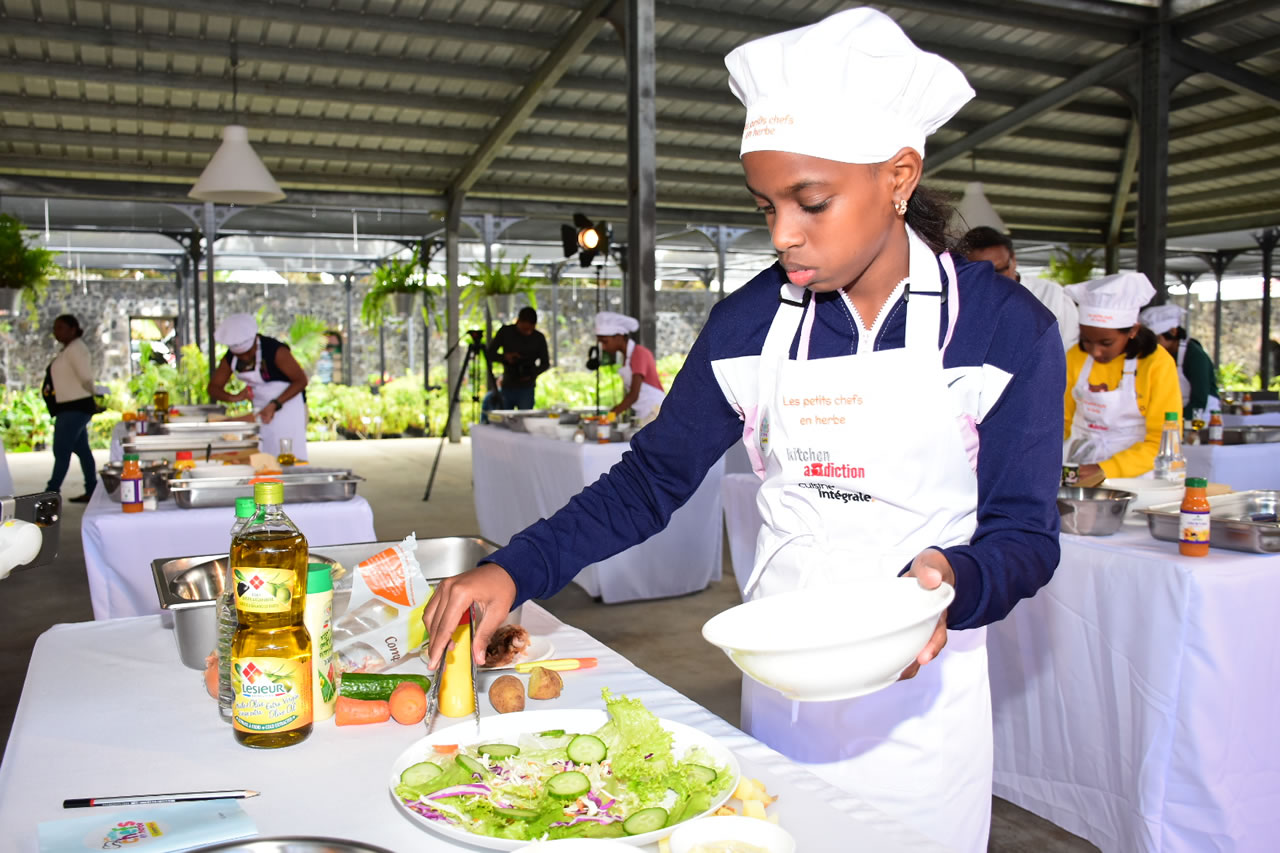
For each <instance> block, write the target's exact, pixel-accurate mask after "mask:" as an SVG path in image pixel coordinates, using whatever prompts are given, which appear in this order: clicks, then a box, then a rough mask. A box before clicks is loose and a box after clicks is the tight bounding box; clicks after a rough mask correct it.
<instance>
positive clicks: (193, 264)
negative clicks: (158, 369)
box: [187, 231, 203, 349]
mask: <svg viewBox="0 0 1280 853" xmlns="http://www.w3.org/2000/svg"><path fill="white" fill-rule="evenodd" d="M202 256H203V255H202V250H201V249H200V234H199V233H198V232H195V231H192V232H191V244H190V245H189V246H188V247H187V257H188V258H189V259H190V272H191V337H190V338H188V339H187V343H191V344H195V345H196V348H197V349H198V348H199V347H200V259H201V257H202Z"/></svg>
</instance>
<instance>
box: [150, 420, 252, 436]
mask: <svg viewBox="0 0 1280 853" xmlns="http://www.w3.org/2000/svg"><path fill="white" fill-rule="evenodd" d="M259 426H260V425H259V424H256V423H252V424H251V423H249V422H248V421H216V422H214V423H209V422H208V421H179V422H178V423H168V424H161V425H160V427H159V434H160V435H170V436H182V437H188V436H189V437H192V438H195V437H199V438H202V439H204V440H206V441H207V440H208V439H211V438H217V439H220V440H221V436H224V435H238V436H239V437H240V438H241V439H245V438H248V437H249V436H256V435H257V434H258V429H259ZM149 434H150V433H149Z"/></svg>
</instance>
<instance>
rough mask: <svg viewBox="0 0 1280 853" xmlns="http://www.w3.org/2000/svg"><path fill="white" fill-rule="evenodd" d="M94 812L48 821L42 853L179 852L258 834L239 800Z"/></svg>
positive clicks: (41, 828) (43, 830)
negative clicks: (86, 852)
mask: <svg viewBox="0 0 1280 853" xmlns="http://www.w3.org/2000/svg"><path fill="white" fill-rule="evenodd" d="M90 811H91V812H92V814H87V815H85V816H83V817H74V818H67V819H65V820H48V821H45V822H44V823H42V824H40V826H39V827H38V829H37V833H38V835H39V839H40V853H72V851H78V850H145V851H147V853H178V851H182V850H191V849H192V848H195V847H202V846H204V845H206V844H216V843H217V842H220V841H232V840H234V839H236V838H247V837H249V836H251V835H257V833H258V828H257V826H256V825H255V824H254V822H253V818H251V817H249V815H247V814H246V813H245V811H244V810H243V809H242V808H240V804H239V803H237V802H236V801H235V800H204V801H198V802H191V803H160V804H157V805H152V806H129V807H125V808H111V807H106V808H95V809H91V810H90Z"/></svg>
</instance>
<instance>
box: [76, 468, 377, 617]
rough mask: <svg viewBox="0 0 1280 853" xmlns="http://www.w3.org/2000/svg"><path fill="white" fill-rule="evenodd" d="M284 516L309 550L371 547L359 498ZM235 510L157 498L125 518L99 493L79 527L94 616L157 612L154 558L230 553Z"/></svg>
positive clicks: (295, 508) (297, 508)
mask: <svg viewBox="0 0 1280 853" xmlns="http://www.w3.org/2000/svg"><path fill="white" fill-rule="evenodd" d="M285 512H286V513H287V514H288V516H289V517H290V518H291V519H293V521H294V523H295V524H297V525H298V528H299V529H300V530H301V531H302V533H303V535H304V536H306V537H307V542H308V543H309V544H311V545H335V544H341V543H344V542H372V541H374V540H375V539H377V536H376V535H374V532H373V510H372V509H370V507H369V502H368V501H366V500H365V499H364V498H362V497H360V496H359V495H357V496H356V497H354V498H352V499H351V500H349V501H327V502H322V503H301V504H286V505H285ZM234 522H235V512H234V511H233V510H232V509H231V508H230V507H210V508H207V509H181V508H180V507H178V505H177V504H175V503H174V502H173V501H172V500H167V501H160V502H159V504H157V508H156V509H155V510H152V511H148V512H139V513H131V514H128V515H126V514H125V513H124V512H122V511H121V509H120V504H118V503H115V502H114V501H112V500H111V499H110V498H109V497H108V496H107V490H106V489H104V488H99V489H95V490H94V492H93V498H92V500H90V501H89V503H88V505H87V506H86V507H85V511H84V520H83V521H82V522H81V524H80V539H81V541H82V542H83V544H84V563H85V569H86V570H87V572H88V575H89V597H90V599H91V600H92V602H93V618H95V619H114V618H117V617H120V616H141V615H144V614H147V613H159V612H160V601H159V598H158V596H157V595H156V587H155V583H154V582H153V581H152V579H151V561H152V560H155V559H157V558H160V557H190V556H195V555H198V554H225V553H226V552H227V549H228V548H229V547H230V546H231V537H230V536H229V533H230V531H231V525H232V524H233V523H234Z"/></svg>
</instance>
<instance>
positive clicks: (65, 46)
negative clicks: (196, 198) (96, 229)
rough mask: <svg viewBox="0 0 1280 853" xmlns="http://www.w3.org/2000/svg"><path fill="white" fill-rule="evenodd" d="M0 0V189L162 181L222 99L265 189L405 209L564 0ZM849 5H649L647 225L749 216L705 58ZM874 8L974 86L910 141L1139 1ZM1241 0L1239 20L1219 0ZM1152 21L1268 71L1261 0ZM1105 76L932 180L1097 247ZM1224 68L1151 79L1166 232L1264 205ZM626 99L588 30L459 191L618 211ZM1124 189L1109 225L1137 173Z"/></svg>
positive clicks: (477, 125)
mask: <svg viewBox="0 0 1280 853" xmlns="http://www.w3.org/2000/svg"><path fill="white" fill-rule="evenodd" d="M0 2H2V3H3V16H2V18H0V19H2V20H3V21H4V26H3V29H0V50H2V51H3V54H4V59H2V60H0V128H2V131H0V181H3V184H0V186H3V187H5V188H6V189H5V191H6V192H7V193H11V194H12V193H18V194H34V193H35V192H37V191H38V192H40V193H41V194H44V195H49V196H52V197H59V194H60V193H61V194H62V195H65V196H68V197H69V196H85V195H100V196H103V197H108V198H112V197H119V196H122V195H132V196H134V197H137V198H150V199H157V198H163V199H171V200H174V201H183V200H184V199H185V193H186V190H187V189H188V188H189V186H190V184H191V183H192V182H193V181H194V179H195V177H196V176H197V175H198V174H199V172H200V170H201V168H202V167H203V164H204V163H205V162H206V161H207V159H208V157H209V156H210V154H211V153H212V151H213V150H215V149H216V147H217V144H218V141H219V137H220V133H221V128H222V127H223V125H225V124H227V123H229V122H230V121H231V119H232V116H233V115H238V117H239V119H240V120H241V121H242V122H243V123H245V124H247V125H248V126H249V128H250V138H251V140H252V142H253V144H254V145H255V147H256V148H257V150H258V152H259V154H260V155H261V156H262V158H263V160H264V161H265V162H266V163H267V165H268V167H269V168H271V169H272V171H273V173H274V174H275V175H276V176H277V178H278V179H279V180H280V181H281V183H282V185H283V186H284V187H285V189H286V190H287V191H291V196H290V199H289V200H288V201H286V202H285V203H284V205H285V206H286V207H287V206H289V205H301V206H302V207H307V206H309V205H310V204H311V202H312V201H315V203H316V204H319V205H321V206H335V205H336V206H341V204H342V203H343V202H344V201H345V202H346V203H348V204H350V205H353V206H360V205H367V204H368V203H369V202H371V201H373V202H376V201H377V199H378V198H379V197H380V196H385V197H386V199H387V203H388V204H396V203H397V199H399V200H400V202H399V203H401V204H403V199H404V198H405V196H406V195H408V196H410V197H412V198H413V199H414V204H416V205H419V206H430V207H432V208H438V206H439V204H438V198H439V194H440V193H441V192H442V191H443V190H444V189H445V188H446V187H447V186H448V185H449V183H450V181H451V180H452V179H453V177H454V176H455V175H456V174H457V173H458V171H459V170H460V169H462V168H463V166H464V164H466V163H467V161H468V159H469V158H470V156H471V155H472V153H473V152H475V151H476V150H477V148H478V146H479V145H480V144H481V143H482V142H483V141H484V140H485V138H486V137H487V135H488V133H489V132H490V129H491V128H492V127H493V126H494V124H495V123H496V121H497V120H498V118H499V117H500V116H502V115H503V114H504V113H505V112H506V111H507V109H508V108H509V107H510V105H511V103H512V101H513V99H514V98H515V97H516V96H517V95H518V94H519V92H520V91H521V90H522V88H523V87H524V86H525V85H526V84H527V82H528V81H529V79H530V78H531V77H532V75H533V74H534V73H535V72H536V70H537V68H538V67H539V65H540V64H541V63H542V62H543V60H544V59H545V58H546V57H547V56H548V54H549V52H550V51H551V50H553V49H554V48H555V47H556V45H557V44H558V43H559V40H560V38H561V37H562V34H563V33H564V32H565V31H566V30H568V29H569V27H570V26H571V25H572V23H573V21H574V20H575V19H576V17H577V15H578V14H579V9H580V8H581V7H582V5H584V0H541V2H515V1H514V0H324V2H321V0H293V2H289V3H284V2H271V0H243V2H242V0H132V2H114V1H113V0H38V2H37V0H0ZM852 5H854V4H852V3H849V2H841V0H805V2H796V0H749V2H748V1H747V0H658V2H657V5H656V12H657V33H658V35H657V57H658V62H659V64H658V68H657V75H656V76H657V98H656V108H657V113H658V128H657V129H658V134H657V140H658V148H657V154H658V176H659V186H658V190H659V194H658V202H659V215H660V217H661V218H662V219H663V220H664V221H667V222H678V221H680V220H682V219H684V218H686V217H688V216H690V215H695V214H696V215H697V216H698V217H699V220H700V221H704V222H723V223H726V224H747V223H752V222H756V221H757V220H755V219H754V216H753V214H752V212H751V211H752V207H753V204H752V202H751V200H750V198H749V197H748V195H747V194H746V192H745V191H744V190H743V189H742V186H741V183H742V181H741V174H740V171H739V168H738V165H737V158H736V152H737V148H738V140H739V135H740V132H741V119H742V109H741V107H740V106H739V105H738V104H737V102H736V100H735V99H734V98H733V97H732V95H731V94H730V93H729V91H728V87H727V74H726V72H725V70H724V65H723V56H724V54H725V53H726V52H727V51H728V50H730V49H732V48H733V47H734V46H736V45H738V44H741V43H742V42H744V41H747V40H749V39H750V38H754V37H757V36H759V35H763V34H766V33H771V32H777V31H779V30H782V29H785V28H787V27H789V26H796V25H802V24H805V23H810V22H812V21H815V20H818V19H820V18H822V17H824V16H825V15H827V14H830V13H831V12H833V11H837V10H839V9H843V8H848V7H850V6H852ZM876 5H877V6H878V7H879V8H881V9H883V10H885V11H886V12H887V13H889V14H890V15H892V16H893V17H895V18H896V19H897V20H898V21H899V22H900V23H901V24H902V26H903V27H904V28H905V29H906V31H907V32H908V34H909V35H911V36H912V38H913V39H915V40H916V41H917V43H919V44H920V45H921V46H923V47H925V48H926V49H929V50H934V51H936V52H938V53H940V54H942V55H944V56H947V57H948V58H950V59H952V60H953V61H955V62H956V63H957V64H958V65H959V66H960V67H961V68H962V69H963V70H964V71H965V73H966V75H967V76H968V77H969V79H970V81H971V83H972V84H973V86H974V88H975V89H976V90H977V91H978V93H979V95H978V98H977V99H976V100H975V101H973V102H972V103H970V104H969V105H968V106H966V107H965V109H963V110H962V111H961V112H960V114H959V115H958V116H957V117H956V118H955V119H954V120H953V121H952V122H951V123H950V124H949V125H948V127H946V128H944V129H943V130H942V131H940V132H939V133H938V134H937V135H936V136H935V137H934V138H933V139H932V140H931V141H930V149H929V150H930V152H931V153H935V154H936V153H937V152H940V151H943V150H944V149H946V148H947V147H948V146H950V145H953V144H956V143H959V142H962V141H963V140H964V139H965V138H966V137H967V136H968V135H969V134H972V133H975V132H978V131H980V130H982V129H983V128H984V127H986V126H988V125H989V124H991V123H992V122H994V121H997V120H999V119H1000V118H1001V117H1002V116H1004V115H1006V114H1008V113H1009V112H1010V111H1011V110H1013V109H1016V108H1018V107H1020V106H1022V105H1024V104H1026V103H1027V102H1029V101H1031V100H1033V99H1034V98H1036V97H1038V96H1040V95H1043V94H1045V93H1047V92H1051V91H1052V90H1053V89H1054V88H1055V87H1057V86H1059V85H1062V84H1063V83H1064V81H1068V80H1070V79H1072V78H1073V77H1075V76H1076V75H1077V74H1080V73H1082V72H1084V71H1086V70H1088V69H1090V68H1092V67H1094V66H1096V65H1097V64H1098V63H1100V62H1103V61H1104V60H1106V59H1107V58H1108V57H1111V56H1113V55H1114V54H1115V53H1116V52H1117V51H1120V50H1122V49H1123V48H1124V47H1125V46H1126V45H1127V44H1130V43H1132V42H1134V41H1135V40H1136V39H1137V38H1138V35H1139V28H1140V25H1141V24H1142V22H1143V21H1145V20H1148V17H1149V16H1151V15H1154V14H1156V12H1155V10H1154V9H1152V8H1150V4H1148V5H1145V6H1144V5H1142V4H1136V3H1120V2H1109V0H1072V2H1068V3H1051V2H1048V0H1002V2H997V0H973V2H965V3H954V2H949V0H900V2H891V3H878V4H876ZM1245 7H1247V8H1246V11H1248V12H1249V13H1248V14H1245V15H1239V14H1237V15H1236V16H1235V17H1233V16H1232V15H1231V14H1230V11H1231V9H1233V8H1245ZM1259 8H1261V9H1262V10H1261V11H1258V9H1259ZM1173 25H1174V32H1175V35H1177V36H1178V37H1179V38H1181V39H1183V40H1184V41H1185V42H1186V43H1187V44H1189V45H1191V46H1192V47H1194V48H1197V49H1199V50H1201V51H1204V52H1207V53H1209V54H1212V55H1213V56H1215V57H1217V58H1219V59H1220V60H1222V61H1224V62H1228V63H1231V64H1232V65H1235V66H1236V67H1237V68H1239V69H1242V70H1244V71H1247V72H1249V73H1250V74H1252V75H1254V77H1253V78H1251V79H1253V80H1256V81H1262V84H1263V85H1264V87H1265V86H1270V87H1272V90H1271V91H1273V92H1274V91H1275V90H1280V2H1277V3H1276V4H1274V8H1266V7H1264V6H1260V5H1259V4H1258V3H1256V2H1255V3H1249V4H1240V3H1238V2H1236V0H1224V2H1220V3H1218V4H1217V5H1216V6H1213V7H1211V8H1209V9H1207V10H1205V9H1201V10H1199V11H1196V12H1193V13H1191V14H1190V16H1189V17H1186V18H1181V19H1177V20H1175V21H1174V22H1173ZM233 39H234V41H235V44H236V53H237V56H238V62H239V64H238V66H237V68H236V72H235V89H236V90H237V92H238V96H237V97H236V99H235V104H234V110H233V103H232V89H233V83H232V72H231V66H232V63H231V50H230V44H231V41H232V40H233ZM1131 80H1132V78H1130V83H1131ZM1107 82H1108V86H1110V88H1109V87H1108V86H1095V87H1092V88H1089V89H1086V90H1085V91H1083V92H1081V93H1080V94H1079V95H1077V96H1076V97H1074V98H1072V99H1070V100H1068V101H1066V102H1064V103H1062V104H1060V105H1059V106H1058V107H1057V108H1056V109H1053V110H1049V111H1047V112H1043V113H1041V114H1039V115H1037V116H1034V117H1033V118H1031V120H1029V121H1028V122H1026V123H1024V124H1022V125H1021V126H1020V127H1018V128H1016V129H1015V130H1013V131H1012V132H1010V133H1007V134H1005V135H1003V136H1000V137H998V138H996V139H993V140H991V141H989V142H988V143H987V144H984V145H981V146H980V147H979V148H978V149H977V150H976V151H975V152H973V153H972V154H971V155H966V156H963V157H960V158H958V159H956V160H953V161H952V162H949V163H947V164H945V165H944V166H943V167H942V168H941V169H939V170H938V171H937V172H936V174H933V175H931V176H930V178H929V182H930V183H932V184H933V185H935V186H937V187H939V188H942V189H945V190H950V191H953V192H959V191H960V190H961V189H962V188H963V186H964V184H965V183H967V182H968V181H970V180H981V181H983V182H984V183H985V184H986V185H987V188H988V193H989V195H990V197H991V198H992V200H993V202H994V204H995V206H996V208H997V209H998V210H999V211H1000V212H1001V214H1002V215H1003V216H1004V218H1005V220H1006V222H1007V223H1008V224H1009V225H1010V227H1011V229H1012V231H1013V233H1014V235H1015V236H1016V237H1021V238H1024V239H1036V240H1053V239H1072V240H1076V241H1081V242H1094V243H1097V242H1101V241H1102V240H1103V239H1104V235H1105V234H1106V232H1107V230H1108V227H1109V224H1110V218H1111V215H1112V210H1111V208H1112V199H1113V197H1114V196H1115V194H1116V192H1117V189H1116V184H1117V181H1118V179H1119V174H1120V171H1121V165H1122V164H1121V161H1122V159H1123V156H1124V147H1125V141H1126V137H1127V135H1128V133H1129V128H1130V126H1131V124H1132V122H1133V116H1132V111H1131V107H1130V100H1129V96H1128V94H1127V93H1126V92H1125V86H1126V85H1129V84H1127V83H1126V80H1125V79H1124V78H1118V79H1116V80H1113V81H1107ZM1238 82H1239V81H1236V82H1231V81H1223V80H1220V79H1219V78H1217V77H1215V76H1212V75H1210V74H1206V73H1199V72H1197V73H1193V74H1191V75H1190V76H1188V77H1186V79H1184V80H1183V81H1182V82H1181V83H1180V84H1179V85H1178V87H1177V88H1176V89H1175V91H1174V93H1173V98H1172V109H1171V113H1170V159H1169V175H1170V187H1169V199H1170V208H1169V223H1170V233H1171V234H1174V235H1178V234H1189V233H1196V232H1197V230H1201V231H1203V230H1205V229H1210V230H1228V229H1238V228H1245V227H1256V226H1263V225H1271V224H1276V223H1277V222H1280V212H1278V211H1280V141H1277V131H1280V104H1278V103H1277V101H1276V99H1274V98H1268V97H1267V96H1266V95H1265V94H1263V93H1260V92H1259V91H1257V89H1258V87H1256V86H1255V87H1254V88H1253V89H1252V90H1251V89H1250V88H1249V87H1242V86H1240V85H1238ZM625 110H626V68H625V60H624V57H623V46H622V43H621V41H620V39H619V38H618V35H617V33H616V32H615V31H614V30H613V29H612V27H610V26H608V25H606V26H604V27H602V28H601V29H600V30H599V32H598V34H597V35H596V36H595V38H594V39H593V40H592V41H591V42H590V44H589V45H588V46H587V47H586V49H585V50H584V51H583V52H582V54H581V55H580V56H578V57H576V58H575V59H574V60H573V61H572V62H571V63H570V64H569V67H568V70H567V71H566V72H565V74H564V75H563V77H562V78H561V79H560V81H559V83H558V85H557V86H555V88H554V89H552V90H550V91H548V92H547V93H545V95H544V97H543V98H542V99H541V102H540V104H539V105H538V107H537V108H536V109H535V111H534V113H533V115H532V116H531V117H530V118H529V120H527V121H526V122H525V123H524V124H523V125H522V126H521V127H520V128H519V129H518V131H517V133H516V135H515V136H514V137H513V138H512V140H511V141H510V143H509V144H507V145H506V146H505V147H504V148H503V149H502V150H501V151H499V153H498V155H497V159H496V160H495V161H494V162H493V164H492V165H491V166H490V167H489V168H488V170H487V171H486V172H485V173H484V175H483V176H482V177H481V178H480V180H479V181H478V183H477V185H476V186H475V187H474V189H473V190H472V193H471V197H472V198H473V199H474V200H475V201H474V202H473V203H474V204H475V205H479V206H484V205H487V204H493V203H497V202H498V201H502V200H515V199H520V200H522V205H523V209H525V210H526V211H529V212H532V213H534V214H537V215H544V216H546V217H547V218H562V217H563V213H564V211H565V210H566V209H568V207H570V206H573V205H583V204H588V203H590V204H601V203H602V202H601V200H602V199H608V200H611V201H612V205H611V206H612V207H614V208H616V207H617V206H618V205H619V204H620V199H621V197H622V194H623V191H624V190H625V182H626V113H625ZM58 178H62V179H64V184H62V185H59V184H58V183H57V181H56V179H58ZM72 179H76V180H72ZM309 192H310V193H312V194H320V196H322V197H317V198H315V199H312V198H310V197H309V195H308V193H309ZM1122 192H1123V193H1124V194H1126V195H1128V196H1129V200H1128V203H1127V205H1126V214H1127V216H1126V218H1125V224H1124V226H1123V230H1122V232H1121V240H1122V241H1127V240H1131V239H1132V238H1133V234H1132V231H1131V229H1132V218H1133V206H1134V202H1135V199H1134V198H1133V193H1134V192H1135V190H1134V189H1133V188H1124V189H1123V190H1122ZM432 199H435V201H432ZM535 202H545V203H546V204H545V205H543V206H542V207H537V206H536V205H535V204H534V203H535ZM87 209H88V208H86V207H84V206H78V207H77V208H76V213H77V215H85V212H86V210H87ZM103 215H104V217H109V213H106V212H104V214H103ZM279 218H280V220H281V221H292V222H295V223H296V224H299V225H303V226H305V225H306V223H307V222H308V221H309V217H305V216H302V217H296V218H294V217H289V216H284V215H283V214H282V215H281V216H280V217H279ZM552 236H553V237H554V234H552Z"/></svg>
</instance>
